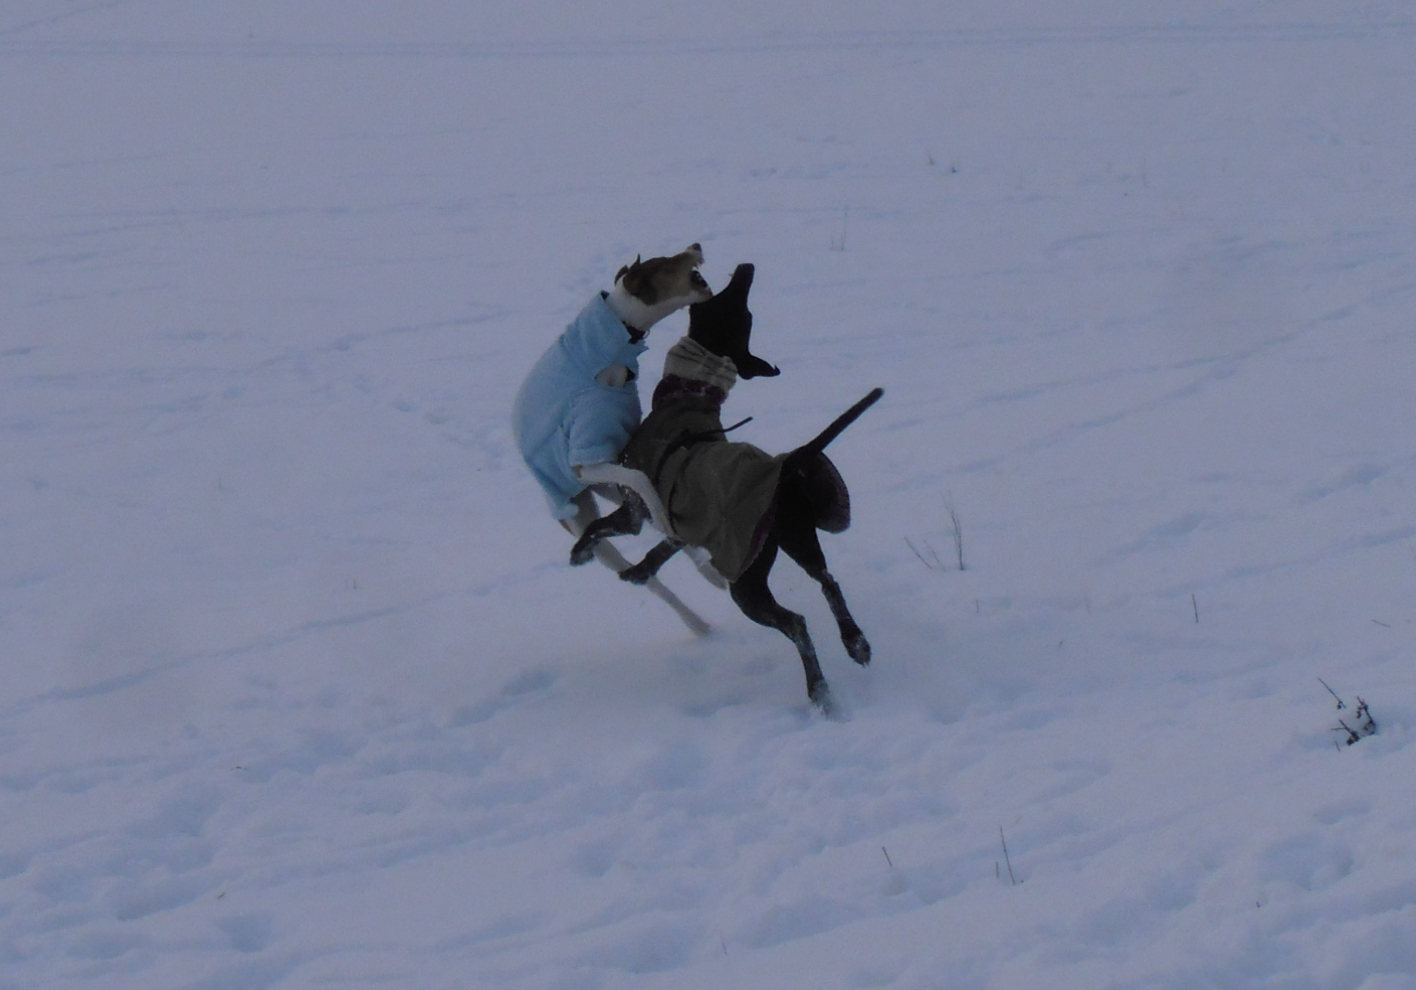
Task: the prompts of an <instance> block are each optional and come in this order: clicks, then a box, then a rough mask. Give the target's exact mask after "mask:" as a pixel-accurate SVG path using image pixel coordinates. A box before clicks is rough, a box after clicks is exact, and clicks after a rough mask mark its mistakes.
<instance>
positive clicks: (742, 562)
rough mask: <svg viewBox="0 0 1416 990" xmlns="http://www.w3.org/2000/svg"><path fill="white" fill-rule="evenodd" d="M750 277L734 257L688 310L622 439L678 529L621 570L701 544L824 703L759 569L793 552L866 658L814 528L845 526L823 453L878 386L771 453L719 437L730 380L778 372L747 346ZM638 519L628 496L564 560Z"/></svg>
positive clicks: (637, 504) (812, 669) (641, 574)
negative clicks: (812, 434) (641, 410)
mask: <svg viewBox="0 0 1416 990" xmlns="http://www.w3.org/2000/svg"><path fill="white" fill-rule="evenodd" d="M752 278H753V266H752V265H739V266H738V268H737V270H736V271H734V272H733V277H732V281H731V282H730V283H729V284H728V286H727V287H726V288H725V289H724V290H723V291H722V292H720V293H718V294H717V295H716V296H714V297H713V298H712V299H709V300H708V301H707V302H702V303H695V304H694V305H693V306H691V307H690V308H689V330H688V336H687V337H685V338H684V339H682V340H680V341H679V342H678V343H677V344H675V345H674V347H673V348H672V349H671V350H670V352H669V356H668V358H667V360H666V361H665V364H664V377H663V379H662V380H661V381H660V382H659V384H658V386H657V387H656V388H655V390H654V399H653V408H652V411H651V412H650V414H649V416H648V417H647V418H646V419H645V420H644V422H643V423H642V424H641V425H640V427H639V429H638V431H637V432H636V433H635V434H634V436H633V437H632V438H631V440H630V442H629V445H628V446H627V447H626V448H625V451H624V455H623V458H622V460H623V463H624V464H625V465H626V466H628V467H632V468H635V469H636V470H640V471H643V472H644V473H645V474H647V475H648V476H649V479H650V481H651V482H652V483H653V485H654V488H655V491H656V492H657V493H658V495H659V497H660V499H661V500H662V501H663V503H664V507H665V509H666V510H667V511H668V514H669V518H670V519H671V521H672V523H673V527H674V531H675V532H674V534H673V537H671V538H669V539H666V540H664V541H663V542H662V543H660V544H659V545H658V546H656V547H654V548H653V549H652V550H650V551H649V553H648V555H647V556H646V557H645V558H644V560H643V561H641V562H640V563H639V564H636V565H634V566H633V567H631V568H629V569H627V570H625V571H622V572H621V573H620V576H621V577H622V578H624V579H625V580H627V581H633V582H635V583H642V582H644V581H646V580H648V579H649V578H650V577H652V576H653V575H654V574H655V573H656V572H657V571H658V569H659V568H660V567H661V566H663V564H664V562H665V561H667V560H668V559H669V558H670V557H672V556H673V555H674V553H675V552H677V551H678V549H679V548H680V547H682V546H683V545H684V544H686V543H687V544H691V545H694V546H701V547H704V548H706V549H707V550H709V551H710V552H711V554H712V559H713V566H714V567H715V568H716V569H717V570H718V571H719V572H720V573H721V574H722V575H723V577H725V578H726V579H727V581H728V588H729V591H730V593H731V594H732V598H733V601H734V602H736V603H737V605H738V607H739V608H740V609H742V612H743V614H744V615H746V616H747V617H748V618H749V619H751V620H753V621H754V622H757V623H759V624H761V625H764V626H771V627H772V628H774V629H777V630H780V631H781V632H782V633H783V634H784V635H786V636H787V637H788V638H789V639H791V641H792V642H793V643H794V644H796V647H797V651H798V652H799V653H800V654H801V661H802V666H803V668H804V669H805V672H806V688H807V694H808V696H809V697H810V699H811V701H812V703H813V704H815V705H817V706H818V707H820V708H821V709H822V710H824V711H830V709H831V694H830V689H829V687H828V685H827V683H826V678H825V677H824V676H823V675H822V673H821V665H820V663H819V662H818V660H817V656H816V649H815V647H814V645H813V644H812V641H811V636H810V634H809V633H808V632H807V628H806V620H805V619H804V618H802V617H801V616H800V615H798V614H797V613H795V612H792V611H790V610H789V609H786V608H784V607H782V605H780V604H779V603H778V602H777V600H776V599H775V598H773V597H772V592H771V590H770V589H769V588H768V586H767V575H768V574H769V573H770V572H771V570H772V565H773V564H774V563H775V562H776V559H777V551H778V550H781V551H783V552H785V553H786V555H787V556H788V557H790V558H792V560H795V561H796V562H797V563H798V564H799V565H800V566H801V568H802V569H803V570H804V571H806V573H807V574H808V575H810V576H811V577H812V578H813V579H815V580H816V581H817V582H818V583H819V584H820V585H821V588H822V591H823V592H824V594H825V596H826V601H827V603H828V604H829V605H830V606H831V612H832V614H833V615H834V616H835V618H836V622H837V624H838V625H839V627H840V632H841V641H842V643H843V644H844V645H845V647H846V652H847V653H848V654H849V655H850V657H851V658H852V659H853V660H855V661H856V663H859V664H861V665H865V664H868V663H869V662H870V644H869V643H868V642H867V641H866V639H865V636H864V634H862V633H861V630H860V627H859V626H858V625H857V624H856V621H855V619H854V618H852V617H851V614H850V610H849V609H848V608H847V607H846V600H845V597H844V596H843V595H842V594H841V588H840V585H838V584H837V583H836V579H835V578H833V577H832V576H831V574H830V572H829V571H828V570H827V569H826V557H825V555H824V554H823V553H822V551H821V543H820V540H819V539H818V538H817V530H824V531H826V532H828V533H839V532H841V531H843V530H844V529H846V528H847V527H848V526H849V525H850V496H849V494H848V493H847V491H846V486H845V482H844V481H842V479H841V476H840V473H839V472H837V470H836V467H835V465H834V464H832V463H831V461H830V460H829V459H828V458H827V457H826V455H825V453H823V451H824V450H825V448H826V445H827V444H829V443H830V442H831V441H832V440H834V439H835V438H836V437H837V436H839V435H840V433H841V432H842V431H843V430H845V428H846V427H847V426H849V425H850V424H851V423H852V422H854V421H855V419H856V418H857V417H858V416H860V414H861V413H863V412H864V411H865V410H866V409H867V408H869V407H870V406H871V405H872V404H873V403H874V402H875V401H876V400H878V399H879V398H880V396H881V395H882V394H884V393H883V391H882V390H881V389H878V388H877V389H875V390H874V391H872V392H871V393H870V394H869V395H867V396H866V397H865V398H864V399H862V400H861V401H860V402H858V403H856V405H855V406H853V407H852V408H851V409H849V410H848V411H847V412H845V413H844V414H842V415H841V416H840V417H838V418H837V419H836V421H835V422H833V423H832V424H831V425H830V426H829V427H827V428H826V429H825V430H824V431H823V432H822V433H821V434H820V435H819V436H818V437H816V439H814V440H812V441H811V442H810V443H808V444H806V445H805V446H802V447H798V448H797V449H796V450H794V451H792V452H791V453H789V454H781V455H775V456H774V455H771V454H768V453H766V452H765V451H762V450H759V449H758V448H757V447H754V446H752V445H751V444H746V443H733V442H729V441H728V440H727V438H726V434H727V433H728V432H729V431H731V430H733V429H736V426H731V427H727V428H726V429H725V428H724V427H723V423H722V419H721V410H722V406H723V402H724V400H725V399H726V398H727V394H728V390H729V389H731V388H732V385H733V383H734V382H735V381H736V379H737V377H739V376H741V377H743V378H756V377H770V376H772V375H777V374H780V371H779V370H778V369H777V368H776V367H774V366H772V365H770V364H768V363H767V362H766V361H763V360H762V359H761V358H759V357H756V356H755V355H753V354H752V353H751V352H750V350H749V347H748V342H749V337H750V334H751V331H752V313H751V311H750V310H749V309H748V307H747V294H748V290H749V289H750V288H751V286H752ZM744 422H746V421H745V420H744ZM737 425H741V424H737ZM647 518H648V510H647V509H646V508H645V507H644V505H643V503H642V502H641V501H639V500H638V499H637V498H634V497H632V495H631V497H627V498H626V500H625V502H624V504H623V505H621V506H620V508H619V509H617V510H616V511H614V512H613V513H611V514H610V515H608V516H605V517H603V518H601V519H598V520H596V521H595V522H593V523H591V524H590V525H589V527H587V529H586V530H585V532H584V533H583V534H582V536H581V537H580V539H579V541H577V543H576V544H575V547H574V548H573V549H572V551H571V563H572V564H580V563H584V562H586V561H588V560H589V559H590V557H591V556H592V554H593V553H594V548H595V544H596V543H597V542H599V541H600V540H602V539H605V538H606V537H610V536H616V535H621V534H632V533H638V532H639V531H640V528H641V526H642V525H643V522H644V520H645V519H647Z"/></svg>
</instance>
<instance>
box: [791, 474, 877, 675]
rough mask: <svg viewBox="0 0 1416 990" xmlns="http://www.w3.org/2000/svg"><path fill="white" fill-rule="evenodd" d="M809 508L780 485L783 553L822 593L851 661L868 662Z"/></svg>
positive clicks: (867, 648)
mask: <svg viewBox="0 0 1416 990" xmlns="http://www.w3.org/2000/svg"><path fill="white" fill-rule="evenodd" d="M811 520H812V516H811V507H810V505H809V504H802V496H801V495H800V494H799V493H798V492H796V491H795V490H794V489H793V488H792V487H791V486H783V489H782V494H781V501H780V502H779V503H778V508H777V520H776V526H777V534H778V537H777V538H778V540H779V541H780V543H781V547H782V550H783V552H784V553H786V555H787V556H788V557H790V558H792V560H794V561H796V562H797V565H798V566H800V567H801V569H802V570H804V571H806V573H807V575H808V576H810V577H811V579H812V580H814V581H815V582H816V583H817V584H819V585H821V592H822V594H824V595H825V596H826V604H827V605H829V606H831V614H832V615H833V616H835V617H836V625H837V626H838V627H840V630H841V643H842V645H843V646H845V648H846V653H847V654H848V655H849V656H850V658H851V659H852V660H854V661H855V662H856V663H858V664H860V665H861V666H862V667H864V666H865V665H866V664H868V663H870V643H869V641H867V640H866V638H865V634H864V633H863V632H861V631H860V626H859V625H857V624H856V620H855V617H854V616H852V615H851V611H850V609H849V608H847V607H846V596H845V595H843V594H842V593H841V586H840V585H839V584H837V583H836V579H835V578H834V577H832V576H831V572H830V571H828V570H827V569H826V555H825V554H824V553H822V552H821V540H820V538H819V537H818V536H817V535H816V525H815V523H814V522H812V521H811Z"/></svg>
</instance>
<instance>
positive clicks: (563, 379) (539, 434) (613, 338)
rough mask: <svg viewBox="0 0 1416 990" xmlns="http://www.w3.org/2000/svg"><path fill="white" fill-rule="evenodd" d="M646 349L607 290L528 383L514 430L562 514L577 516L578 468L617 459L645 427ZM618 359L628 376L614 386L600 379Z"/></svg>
mask: <svg viewBox="0 0 1416 990" xmlns="http://www.w3.org/2000/svg"><path fill="white" fill-rule="evenodd" d="M648 346H649V345H648V344H646V343H645V342H644V341H643V339H642V338H641V339H639V340H634V339H631V337H630V333H629V330H628V329H627V328H626V327H625V325H624V324H623V323H622V322H620V319H619V317H618V316H616V315H615V314H614V311H613V310H611V309H610V306H609V303H607V302H606V301H605V296H604V294H603V293H601V294H598V295H596V296H595V298H593V299H591V300H590V303H589V304H588V305H587V306H586V307H585V308H584V309H583V310H581V311H580V315H579V316H577V317H576V318H575V319H574V320H573V321H572V322H571V324H570V325H569V326H568V327H566V328H565V332H564V333H562V334H561V335H560V337H559V338H558V339H557V340H556V342H555V343H554V344H552V345H551V347H550V349H549V350H548V351H546V353H545V354H543V355H542V356H541V359H540V360H539V361H537V362H536V364H535V366H534V367H533V368H532V369H531V372H530V374H528V375H527V376H526V380H525V382H523V383H522V385H521V391H520V392H518V393H517V395H516V404H515V405H514V407H513V410H512V430H513V433H514V434H515V436H516V445H517V447H518V448H519V449H520V450H521V456H522V457H523V458H525V459H526V465H527V467H529V468H530V469H531V473H532V474H533V475H534V476H535V478H536V480H537V481H538V482H540V484H541V488H542V489H543V490H544V491H545V493H546V498H547V500H548V501H549V502H550V505H551V512H552V513H553V514H554V515H555V517H556V518H557V519H569V518H571V517H572V516H574V515H575V506H574V505H572V504H571V499H573V498H575V496H577V495H579V494H580V493H581V492H582V491H584V490H585V489H586V488H587V487H589V486H588V485H586V483H585V482H583V481H581V480H580V479H579V478H577V477H576V476H575V471H574V468H575V467H577V466H579V465H583V464H603V463H606V462H612V461H615V460H617V459H618V458H619V456H620V451H622V450H623V449H624V446H625V444H626V443H628V442H629V438H630V435H631V434H632V433H633V432H634V429H635V427H637V426H638V425H639V419H640V416H641V415H642V410H641V408H640V405H639V383H638V380H637V379H638V375H639V355H640V354H643V353H644V351H645V350H646V349H647V348H648ZM613 364H618V365H623V366H624V367H626V368H628V369H629V371H630V375H629V380H628V381H626V382H625V383H624V384H622V385H619V386H614V385H605V384H602V383H600V382H598V381H596V380H595V375H596V374H598V373H599V372H600V371H602V370H604V369H605V368H607V367H609V366H610V365H613Z"/></svg>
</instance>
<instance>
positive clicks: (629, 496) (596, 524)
mask: <svg viewBox="0 0 1416 990" xmlns="http://www.w3.org/2000/svg"><path fill="white" fill-rule="evenodd" d="M621 492H622V493H623V495H624V501H623V502H622V503H620V507H619V508H618V509H616V510H615V511H614V512H611V513H610V514H609V515H608V516H601V517H600V518H598V519H595V520H592V521H591V522H589V523H587V524H586V526H585V528H584V529H583V530H582V531H581V534H580V538H579V539H577V540H576V541H575V546H573V547H571V548H570V563H571V566H573V567H579V566H580V565H581V564H588V563H590V560H591V558H592V557H594V556H595V548H596V547H597V546H599V544H600V541H601V540H605V539H608V538H609V537H611V536H635V535H638V533H639V531H640V530H641V529H643V528H644V520H645V519H647V518H649V510H648V509H647V508H645V506H644V502H643V501H642V500H640V498H639V496H638V495H636V494H634V492H632V491H630V490H628V489H621ZM637 583H638V584H643V583H644V582H643V581H639V582H637Z"/></svg>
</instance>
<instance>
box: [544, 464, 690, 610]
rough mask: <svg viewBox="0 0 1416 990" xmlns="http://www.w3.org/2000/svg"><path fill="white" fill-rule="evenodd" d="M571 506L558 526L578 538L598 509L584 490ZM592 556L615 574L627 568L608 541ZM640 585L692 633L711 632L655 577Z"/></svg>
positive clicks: (593, 499) (597, 516) (597, 548)
mask: <svg viewBox="0 0 1416 990" xmlns="http://www.w3.org/2000/svg"><path fill="white" fill-rule="evenodd" d="M575 508H576V513H575V517H574V518H572V519H562V520H561V525H562V526H564V527H565V528H566V529H567V530H569V531H570V535H572V536H576V537H578V536H579V535H580V534H581V533H582V532H584V531H585V527H586V526H588V525H590V523H592V522H594V521H595V520H596V519H598V518H599V517H600V510H599V508H598V507H597V506H596V505H595V497H594V496H593V495H591V494H590V492H589V491H588V490H586V491H583V492H581V493H580V494H579V495H578V496H577V497H576V499H575ZM595 559H596V560H598V561H599V562H600V563H602V564H604V565H605V566H606V567H608V568H609V569H610V570H612V571H614V572H615V573H616V574H619V573H620V572H621V571H625V570H628V569H629V561H627V560H625V559H624V554H622V553H620V552H619V551H618V550H616V549H615V548H614V547H613V546H612V545H611V544H609V543H603V542H602V543H600V544H598V545H597V546H596V547H595ZM644 587H646V588H648V589H649V592H650V594H652V595H654V597H656V598H658V599H659V600H660V601H662V602H664V604H666V605H668V606H669V608H671V609H673V610H674V612H675V613H677V615H678V617H679V618H680V619H682V620H683V624H684V625H686V626H688V628H689V629H690V630H692V631H693V634H694V635H695V636H707V635H708V634H709V633H711V632H712V631H713V627H712V626H710V625H708V623H707V622H705V621H704V620H703V619H702V617H700V616H699V615H698V613H697V612H695V611H693V609H691V608H689V607H688V606H687V605H685V604H684V603H683V602H682V601H681V600H680V599H679V597H678V595H676V594H674V593H673V592H672V591H670V590H669V589H668V588H666V587H665V586H664V584H663V582H662V581H660V580H659V579H658V578H650V579H649V580H648V581H647V582H645V584H644Z"/></svg>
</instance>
